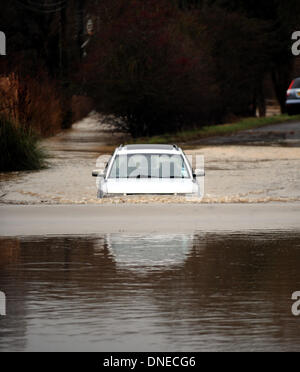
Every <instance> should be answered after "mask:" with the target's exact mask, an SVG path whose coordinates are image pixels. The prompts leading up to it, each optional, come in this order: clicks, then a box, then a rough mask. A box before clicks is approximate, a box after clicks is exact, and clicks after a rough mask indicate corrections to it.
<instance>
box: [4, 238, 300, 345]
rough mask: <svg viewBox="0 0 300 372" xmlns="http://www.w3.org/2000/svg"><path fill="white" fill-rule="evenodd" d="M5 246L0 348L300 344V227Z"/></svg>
mask: <svg viewBox="0 0 300 372" xmlns="http://www.w3.org/2000/svg"><path fill="white" fill-rule="evenodd" d="M0 245H1V250H0V289H1V290H2V291H4V292H5V294H6V298H7V315H6V316H2V317H0V351H76V350H81V351H299V350H300V317H296V316H294V315H293V314H292V312H291V306H292V303H293V301H292V300H291V295H292V293H293V292H294V291H297V290H300V271H299V262H300V231H298V232H297V231H286V232H280V233H278V232H274V231H268V232H266V231H252V232H251V233H249V232H248V233H247V232H231V233H226V234H225V233H217V234H216V233H195V234H168V235H164V234H139V235H136V234H133V235H130V234H104V235H91V236H61V237H26V238H25V237H23V238H22V237H14V238H1V240H0Z"/></svg>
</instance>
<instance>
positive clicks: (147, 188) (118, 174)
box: [92, 145, 204, 198]
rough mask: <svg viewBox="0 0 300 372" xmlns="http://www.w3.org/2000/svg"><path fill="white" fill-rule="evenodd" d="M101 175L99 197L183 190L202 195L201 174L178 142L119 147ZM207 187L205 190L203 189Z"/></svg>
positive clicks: (179, 192) (202, 172) (98, 183)
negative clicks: (199, 180)
mask: <svg viewBox="0 0 300 372" xmlns="http://www.w3.org/2000/svg"><path fill="white" fill-rule="evenodd" d="M92 175H93V176H95V177H98V178H97V180H98V182H97V186H98V193H97V196H98V198H103V197H104V196H107V195H138V194H176V195H177V194H180V195H195V196H198V197H200V196H201V188H200V185H199V182H198V181H197V177H203V176H204V169H198V170H196V171H193V169H192V167H191V165H190V163H189V161H188V159H187V157H186V155H185V154H184V152H183V151H182V150H181V149H180V148H179V147H178V146H176V145H126V146H122V145H121V146H120V147H118V148H117V149H116V150H115V152H114V153H113V155H112V156H111V158H110V160H109V161H108V162H107V164H106V167H105V169H104V170H94V171H93V173H92ZM202 191H203V190H202Z"/></svg>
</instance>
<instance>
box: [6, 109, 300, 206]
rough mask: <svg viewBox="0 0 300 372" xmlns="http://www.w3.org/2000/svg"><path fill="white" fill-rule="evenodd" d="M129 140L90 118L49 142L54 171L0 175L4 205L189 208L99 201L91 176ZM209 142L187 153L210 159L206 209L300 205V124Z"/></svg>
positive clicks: (147, 200) (135, 199)
mask: <svg viewBox="0 0 300 372" xmlns="http://www.w3.org/2000/svg"><path fill="white" fill-rule="evenodd" d="M124 140H125V139H124V136H123V135H121V134H120V133H115V132H114V131H113V129H112V128H111V127H110V126H109V125H107V124H105V123H104V122H103V119H102V118H101V117H100V116H99V115H97V114H92V115H90V116H88V117H87V118H85V119H84V120H82V121H80V122H78V123H76V124H75V125H73V128H72V129H70V130H68V131H65V132H63V133H61V134H59V135H58V136H55V137H52V138H50V139H47V140H45V141H43V146H44V147H45V148H46V149H47V151H48V154H49V159H48V163H49V167H48V169H44V170H42V171H39V172H14V173H9V174H0V203H5V204H95V203H100V204H102V203H111V202H112V201H113V202H126V203H152V202H160V203H174V202H176V203H186V202H187V200H186V198H180V197H162V196H160V197H159V196H149V197H133V198H131V197H125V198H114V199H113V200H112V199H111V198H107V199H104V200H99V199H97V198H96V195H97V188H96V179H95V178H93V177H92V176H91V172H92V170H93V169H95V168H96V161H97V158H98V156H99V155H103V154H111V153H112V151H113V149H114V148H115V147H116V146H117V145H119V144H120V143H121V142H123V141H124ZM209 141H210V142H209ZM209 141H208V142H207V143H206V144H205V145H203V143H205V141H204V142H203V143H202V145H201V146H200V145H199V144H198V145H195V146H197V149H192V150H187V151H186V153H187V154H194V155H195V154H199V155H204V159H205V171H206V177H205V189H204V191H205V195H204V199H203V200H202V201H200V202H201V203H241V202H242V203H266V202H294V201H300V172H299V169H300V123H289V124H282V125H277V126H269V127H265V128H262V129H257V130H255V131H247V132H245V133H242V134H239V135H236V136H229V137H226V138H224V137H222V138H221V139H220V138H215V139H210V140H209ZM222 144H223V145H222ZM224 144H226V145H224ZM108 145H109V146H108ZM199 146H200V147H199ZM195 202H197V201H195V200H193V201H192V203H195ZM198 202H199V201H198Z"/></svg>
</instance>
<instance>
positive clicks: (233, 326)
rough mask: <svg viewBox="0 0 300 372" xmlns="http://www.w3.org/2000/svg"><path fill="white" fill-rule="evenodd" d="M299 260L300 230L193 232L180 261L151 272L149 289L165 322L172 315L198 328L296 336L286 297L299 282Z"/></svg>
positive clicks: (229, 332)
mask: <svg viewBox="0 0 300 372" xmlns="http://www.w3.org/2000/svg"><path fill="white" fill-rule="evenodd" d="M299 262H300V237H299V234H298V235H297V234H293V233H288V234H283V235H281V234H274V233H262V234H252V235H247V234H236V235H225V234H217V235H216V234H206V235H205V236H201V235H196V236H195V238H194V242H193V247H192V248H191V250H190V254H189V256H188V258H187V260H186V261H185V264H184V266H182V267H181V268H178V270H177V271H173V270H170V271H169V272H167V271H165V272H164V274H163V275H162V276H159V275H157V277H156V279H154V278H153V281H154V282H155V283H156V284H155V286H154V293H153V295H154V297H155V298H156V301H157V303H158V304H159V306H160V307H161V309H162V313H163V314H166V324H170V323H169V321H168V318H169V317H170V316H172V317H173V318H174V319H177V320H178V325H180V324H181V320H183V321H184V319H188V320H187V321H190V323H191V326H192V327H194V330H195V328H196V329H198V330H199V332H200V333H203V332H204V331H205V330H206V331H207V332H210V330H212V329H213V332H214V333H215V332H217V331H218V327H219V332H220V333H221V334H222V333H224V335H235V334H236V333H237V332H243V334H244V335H245V336H246V335H247V334H248V335H252V334H254V333H257V334H259V333H260V332H261V335H264V334H265V335H266V333H268V335H269V336H270V334H269V332H271V333H272V336H274V337H275V338H280V339H281V338H282V339H288V338H292V339H298V333H299V332H298V327H297V324H296V321H297V319H295V318H294V317H293V316H292V315H291V301H290V298H291V294H292V292H293V291H294V290H295V289H296V288H300V272H299ZM166 297H167V298H168V301H166V300H165V299H166ZM163 324H164V322H162V325H163ZM272 327H273V328H272ZM173 328H174V332H175V334H176V322H174V323H173Z"/></svg>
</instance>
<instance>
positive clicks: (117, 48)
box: [84, 0, 217, 137]
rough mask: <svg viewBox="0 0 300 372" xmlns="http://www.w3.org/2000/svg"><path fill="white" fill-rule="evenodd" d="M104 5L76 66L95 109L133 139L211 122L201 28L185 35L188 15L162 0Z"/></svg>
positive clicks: (208, 69)
mask: <svg viewBox="0 0 300 372" xmlns="http://www.w3.org/2000/svg"><path fill="white" fill-rule="evenodd" d="M100 7H101V5H100ZM104 10H105V11H104ZM104 10H103V11H101V8H100V10H99V9H98V11H99V13H98V14H99V16H100V17H101V30H102V31H101V34H99V36H98V38H97V37H95V39H94V44H93V45H91V46H90V50H89V51H88V56H87V60H86V61H85V64H84V81H86V87H87V91H88V92H89V94H92V95H93V98H94V101H95V103H96V104H97V105H98V107H97V108H98V110H99V111H101V112H103V113H106V114H110V115H111V114H112V115H114V116H115V117H117V118H118V119H121V120H118V123H119V125H121V126H122V127H123V128H124V129H126V130H127V131H128V132H130V133H131V134H132V135H133V136H135V137H136V136H145V135H153V134H157V133H162V132H166V131H176V130H179V129H181V128H182V127H184V126H186V125H189V126H191V125H193V124H195V123H199V122H202V123H207V122H209V121H211V120H212V116H211V115H212V111H213V107H215V98H216V97H217V94H216V89H215V85H214V84H213V76H212V67H213V64H212V62H211V59H210V57H209V54H205V53H204V50H206V51H207V48H206V47H204V45H205V40H204V39H203V38H202V34H201V29H200V32H199V28H198V30H197V33H196V34H194V33H193V32H190V31H191V29H192V28H193V23H194V22H195V18H194V17H192V16H189V15H186V14H184V13H182V12H180V11H179V10H178V9H177V7H175V6H174V5H172V3H171V2H170V1H169V0H165V1H162V0H146V1H143V2H141V1H139V0H130V1H128V0H121V1H113V2H112V4H111V8H109V4H108V3H107V2H106V4H105V9H104ZM199 46H200V47H199Z"/></svg>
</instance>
